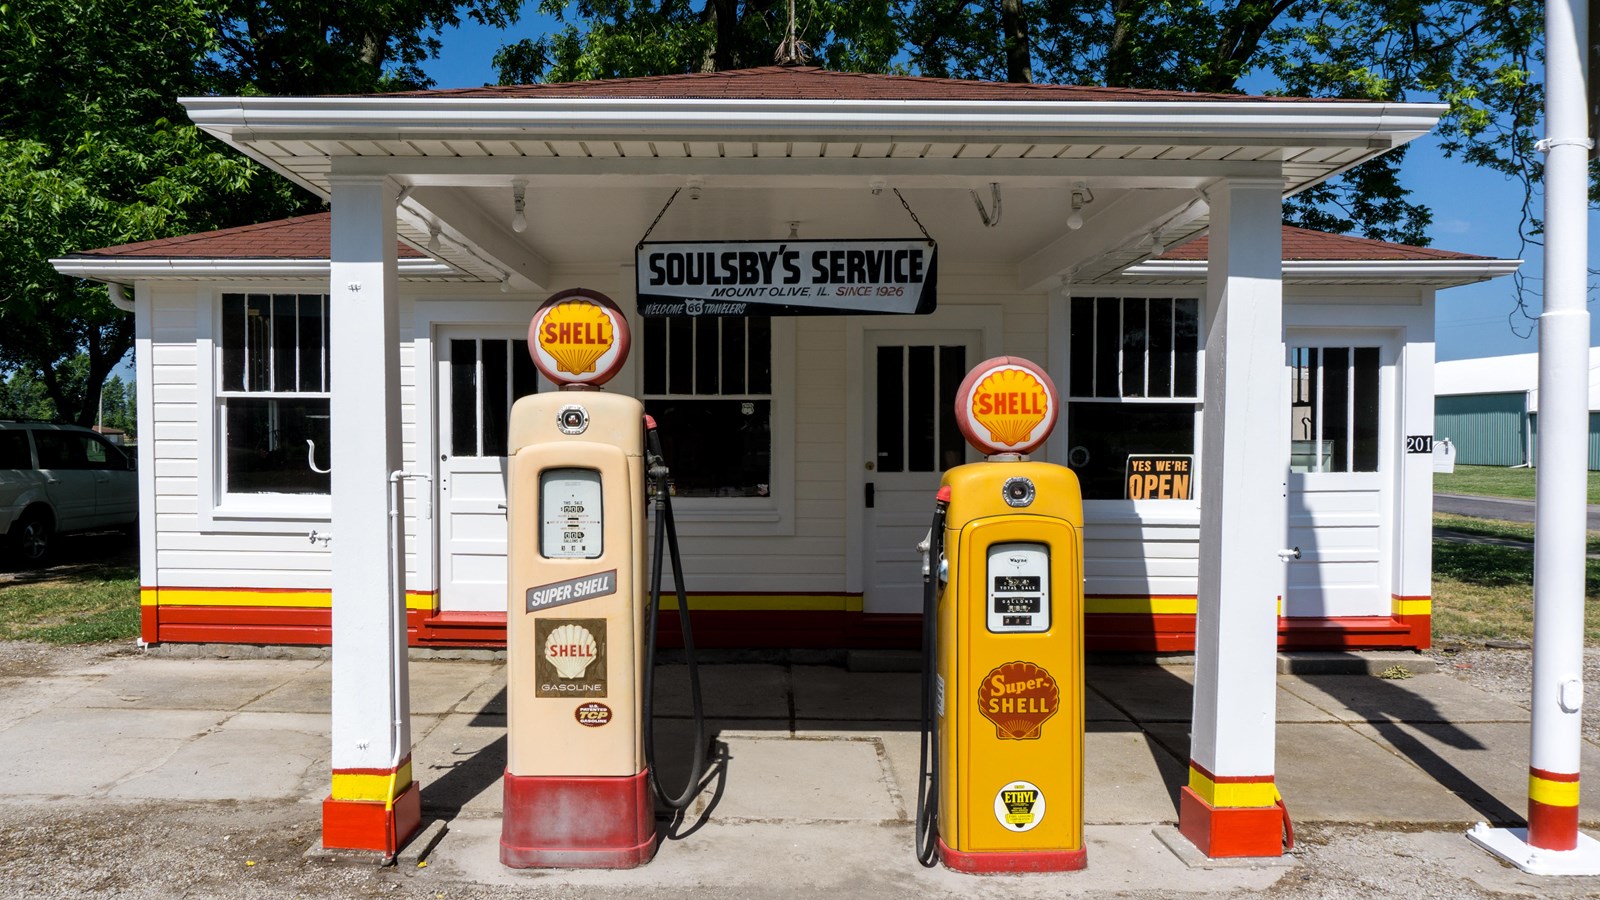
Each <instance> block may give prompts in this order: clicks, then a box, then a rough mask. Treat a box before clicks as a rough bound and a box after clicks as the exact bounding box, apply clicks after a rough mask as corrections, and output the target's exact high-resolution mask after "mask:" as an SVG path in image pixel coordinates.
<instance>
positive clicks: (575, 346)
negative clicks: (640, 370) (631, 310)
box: [528, 288, 629, 385]
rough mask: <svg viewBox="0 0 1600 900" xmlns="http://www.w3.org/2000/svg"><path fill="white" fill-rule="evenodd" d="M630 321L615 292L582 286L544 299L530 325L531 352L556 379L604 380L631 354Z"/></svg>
mask: <svg viewBox="0 0 1600 900" xmlns="http://www.w3.org/2000/svg"><path fill="white" fill-rule="evenodd" d="M628 343H629V340H628V321H627V319H625V318H624V317H623V315H622V311H621V310H619V309H617V305H616V304H615V303H613V302H611V298H609V297H607V296H606V295H604V294H602V293H600V292H598V291H591V290H587V289H584V288H575V289H573V290H569V291H562V292H561V293H559V294H556V295H555V296H553V297H551V298H550V299H549V300H546V301H545V302H544V305H542V306H540V307H539V311H538V312H536V313H534V315H533V321H532V322H530V323H529V325H528V353H529V355H531V356H532V357H533V363H534V365H535V366H537V367H538V369H539V371H540V372H542V373H543V374H544V376H545V377H546V378H548V379H550V380H551V381H554V382H556V383H557V384H592V385H600V384H604V383H606V382H607V381H610V380H611V377H612V376H613V375H615V374H616V373H617V370H618V369H620V368H622V364H623V362H625V361H626V360H627V358H628Z"/></svg>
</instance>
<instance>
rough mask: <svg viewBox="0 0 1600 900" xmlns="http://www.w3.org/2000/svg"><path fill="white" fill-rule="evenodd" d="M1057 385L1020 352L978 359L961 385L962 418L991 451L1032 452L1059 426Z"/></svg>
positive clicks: (977, 442) (968, 433)
mask: <svg viewBox="0 0 1600 900" xmlns="http://www.w3.org/2000/svg"><path fill="white" fill-rule="evenodd" d="M1059 414H1060V404H1059V403H1058V402H1057V400H1056V386H1055V384H1054V383H1053V382H1051V380H1050V376H1049V375H1046V374H1045V372H1044V370H1043V369H1041V368H1039V367H1038V366H1037V365H1034V364H1033V363H1031V362H1029V361H1028V360H1025V359H1023V358H1021V357H1018V356H997V357H995V358H994V359H988V360H984V361H983V362H981V363H978V365H977V366H975V367H974V368H973V369H972V371H971V372H968V373H967V377H966V378H965V379H963V380H962V382H961V387H959V388H957V389H956V424H957V425H959V426H960V428H961V434H962V435H963V436H965V437H966V439H967V442H968V443H970V444H971V445H972V446H974V447H976V448H978V449H979V450H980V451H982V452H983V453H984V454H985V455H989V456H993V455H995V454H997V453H1032V452H1033V451H1034V450H1035V449H1037V448H1038V447H1039V446H1040V445H1041V444H1043V443H1044V441H1045V438H1047V437H1049V436H1050V431H1051V430H1052V429H1054V428H1055V427H1056V418H1057V416H1058V415H1059Z"/></svg>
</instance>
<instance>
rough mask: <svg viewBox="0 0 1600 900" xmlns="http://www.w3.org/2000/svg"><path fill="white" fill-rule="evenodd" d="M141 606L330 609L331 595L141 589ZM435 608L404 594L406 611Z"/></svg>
mask: <svg viewBox="0 0 1600 900" xmlns="http://www.w3.org/2000/svg"><path fill="white" fill-rule="evenodd" d="M139 603H140V605H142V606H158V605H159V606H276V607H286V608H292V609H328V608H330V607H331V606H332V605H333V594H332V592H330V591H297V590H289V591H271V590H253V589H250V588H142V589H140V591H139ZM437 608H438V601H437V595H436V594H434V593H433V592H432V591H426V592H421V591H418V592H412V591H408V592H406V609H420V610H427V611H432V610H434V609H437Z"/></svg>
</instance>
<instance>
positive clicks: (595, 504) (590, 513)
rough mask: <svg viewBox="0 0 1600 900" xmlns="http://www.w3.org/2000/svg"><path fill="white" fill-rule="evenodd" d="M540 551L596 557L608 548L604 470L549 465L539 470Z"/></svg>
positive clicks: (554, 555)
mask: <svg viewBox="0 0 1600 900" xmlns="http://www.w3.org/2000/svg"><path fill="white" fill-rule="evenodd" d="M539 523H540V525H539V555H541V556H543V557H544V558H545V559H596V558H598V557H599V556H600V553H601V551H602V550H603V549H604V543H605V541H604V529H605V516H604V513H603V511H602V509H601V504H600V473H599V472H597V471H595V470H594V469H546V470H544V471H543V472H540V473H539Z"/></svg>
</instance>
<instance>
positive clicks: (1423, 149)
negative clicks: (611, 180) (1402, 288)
mask: <svg viewBox="0 0 1600 900" xmlns="http://www.w3.org/2000/svg"><path fill="white" fill-rule="evenodd" d="M550 24H551V20H550V19H549V18H548V17H545V16H538V15H534V14H533V10H532V4H531V3H529V4H525V5H524V15H523V19H522V21H521V23H519V24H518V25H515V26H513V27H512V28H511V29H509V30H507V31H500V30H498V29H494V28H488V27H485V26H481V25H477V24H474V23H471V22H466V23H464V24H463V25H462V26H461V27H459V28H452V29H449V30H447V31H446V32H444V33H443V34H442V35H441V40H442V42H443V44H444V50H443V52H441V53H440V58H439V59H436V60H432V61H431V62H429V63H428V64H427V65H425V66H424V67H423V68H424V69H425V70H426V71H427V72H428V74H429V75H430V76H431V77H432V78H433V79H434V81H435V82H436V83H437V86H438V87H441V88H449V87H475V86H478V85H481V84H493V83H495V72H494V67H493V65H492V64H491V60H492V58H493V57H494V53H495V50H497V49H498V48H499V47H500V45H501V44H504V43H509V42H510V41H512V40H515V39H518V38H520V37H523V36H526V35H533V34H538V33H540V32H541V31H543V30H545V29H547V28H548V27H549V26H550ZM1405 178H1406V183H1407V185H1408V186H1409V187H1411V189H1412V190H1413V191H1414V192H1415V196H1416V198H1418V199H1419V200H1420V201H1421V202H1422V203H1424V204H1426V205H1427V206H1429V207H1431V208H1432V210H1433V225H1432V227H1431V228H1430V229H1429V233H1430V235H1431V236H1432V238H1433V246H1434V247H1437V248H1439V249H1442V250H1458V251H1461V252H1464V253H1475V254H1480V255H1483V256H1493V257H1498V258H1503V259H1515V258H1517V257H1518V241H1517V229H1516V225H1517V219H1518V208H1519V207H1520V205H1521V188H1520V187H1519V186H1518V185H1517V184H1516V183H1515V182H1510V181H1507V180H1506V179H1504V178H1503V177H1501V176H1500V175H1498V174H1496V173H1493V172H1489V171H1487V170H1485V169H1481V168H1479V167H1477V166H1472V165H1468V164H1466V163H1464V162H1461V161H1459V160H1454V159H1446V158H1445V156H1444V154H1443V153H1442V152H1440V150H1439V145H1438V141H1437V140H1435V139H1434V138H1433V137H1432V136H1428V137H1424V138H1421V139H1419V140H1417V141H1415V142H1414V143H1413V144H1412V149H1411V151H1410V152H1409V154H1408V156H1407V159H1406V163H1405ZM1536 209H1537V205H1536ZM1597 250H1600V216H1596V215H1595V213H1594V212H1592V211H1591V213H1590V216H1589V257H1590V259H1591V260H1593V259H1595V258H1596V256H1597V253H1596V251H1597ZM1523 258H1524V259H1525V260H1526V262H1525V263H1524V265H1523V269H1522V271H1523V274H1524V275H1525V283H1526V286H1527V289H1528V291H1529V293H1530V294H1531V295H1533V296H1531V297H1530V298H1529V299H1530V303H1531V304H1532V305H1533V308H1534V312H1535V314H1537V310H1538V296H1537V293H1538V291H1539V290H1540V289H1541V287H1542V282H1541V280H1540V278H1539V275H1540V265H1541V262H1542V255H1541V254H1540V248H1539V247H1538V246H1530V247H1529V248H1528V249H1527V252H1526V254H1525V255H1524V256H1523ZM1590 283H1591V284H1594V283H1595V279H1594V278H1591V279H1590ZM1593 296H1594V294H1593V292H1591V298H1592V297H1593ZM1593 306H1594V303H1593V300H1592V299H1591V302H1590V311H1591V313H1592V312H1594V309H1593ZM1438 308H1439V314H1438V320H1437V329H1438V331H1437V341H1438V348H1437V350H1438V358H1439V359H1441V360H1445V359H1463V358H1469V357H1479V356H1499V355H1503V354H1509V353H1532V352H1534V351H1535V350H1537V349H1538V340H1537V334H1536V332H1535V336H1533V337H1529V338H1521V337H1518V336H1517V334H1513V332H1512V329H1511V326H1510V325H1509V324H1508V323H1507V316H1508V314H1510V313H1511V311H1512V310H1513V309H1514V308H1515V301H1514V286H1513V284H1512V281H1511V279H1509V278H1501V279H1497V280H1495V281H1491V282H1487V283H1485V284H1475V285H1468V286H1465V287H1459V288H1451V289H1450V290H1447V291H1443V292H1441V293H1440V294H1439V305H1438ZM1528 324H1530V323H1527V322H1525V321H1521V320H1520V317H1519V321H1518V331H1519V332H1520V333H1521V334H1527V333H1528V331H1529V329H1528V328H1527V325H1528ZM1597 335H1600V316H1596V317H1593V318H1592V319H1591V328H1590V341H1589V342H1590V345H1591V346H1597V345H1600V339H1597Z"/></svg>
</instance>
